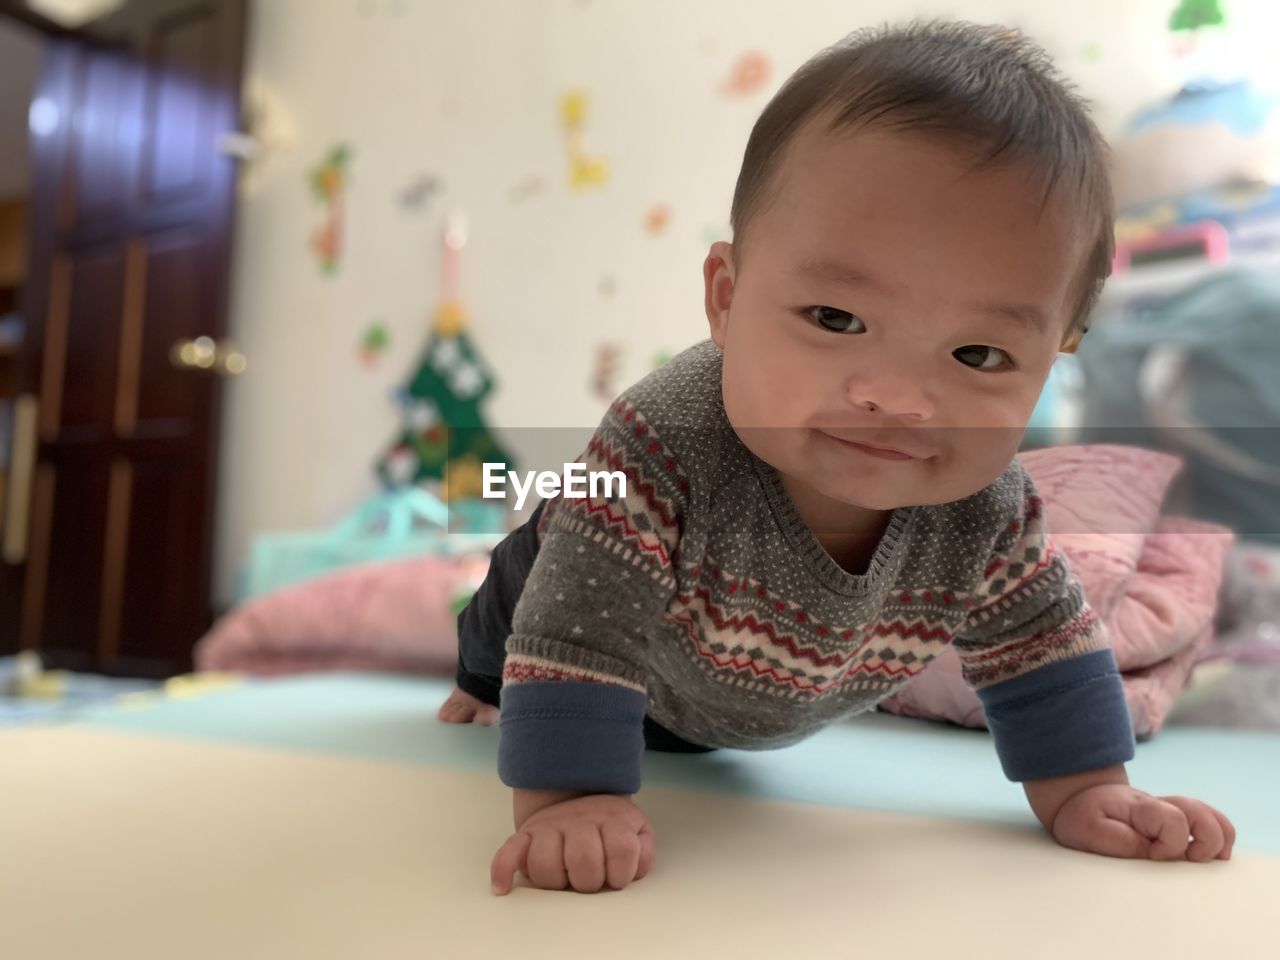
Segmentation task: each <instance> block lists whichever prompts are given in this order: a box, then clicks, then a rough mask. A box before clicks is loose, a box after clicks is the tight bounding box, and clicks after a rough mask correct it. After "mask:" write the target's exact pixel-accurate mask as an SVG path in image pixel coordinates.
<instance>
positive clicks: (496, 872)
mask: <svg viewBox="0 0 1280 960" xmlns="http://www.w3.org/2000/svg"><path fill="white" fill-rule="evenodd" d="M530 842H531V838H530V836H529V834H527V833H524V832H521V833H513V834H512V835H511V836H510V837H508V838H507V842H506V843H504V844H503V845H502V846H501V847H499V848H498V852H497V853H496V854H494V856H493V863H491V864H490V865H489V889H490V890H491V891H493V893H495V894H497V895H498V896H503V895H504V894H508V893H510V892H511V887H512V886H513V885H514V884H515V879H516V871H517V870H520V871H523V872H525V873H526V874H527V873H528V871H527V870H526V869H525V859H526V858H527V857H528V855H529V843H530Z"/></svg>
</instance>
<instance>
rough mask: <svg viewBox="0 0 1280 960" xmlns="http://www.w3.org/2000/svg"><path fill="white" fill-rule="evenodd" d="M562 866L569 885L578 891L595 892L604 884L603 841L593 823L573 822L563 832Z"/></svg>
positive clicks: (598, 829)
mask: <svg viewBox="0 0 1280 960" xmlns="http://www.w3.org/2000/svg"><path fill="white" fill-rule="evenodd" d="M564 868H565V872H566V873H568V875H569V886H571V887H573V889H575V890H577V891H578V892H579V893H596V892H598V891H599V889H600V888H601V887H603V886H604V880H605V856H604V843H603V841H602V840H601V839H600V828H599V827H597V826H596V825H595V823H593V822H591V821H586V822H583V823H580V824H575V825H574V826H573V828H572V829H570V830H567V831H566V832H565V837H564Z"/></svg>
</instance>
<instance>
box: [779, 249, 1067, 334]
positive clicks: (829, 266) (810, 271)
mask: <svg viewBox="0 0 1280 960" xmlns="http://www.w3.org/2000/svg"><path fill="white" fill-rule="evenodd" d="M796 270H797V272H798V273H799V274H800V275H801V276H802V277H807V278H809V279H811V280H821V281H823V282H825V283H833V284H836V285H838V286H842V287H852V288H854V289H858V290H871V291H873V292H875V293H880V294H885V293H888V292H890V291H891V290H892V286H891V285H890V284H888V283H885V282H884V281H883V280H879V279H877V278H876V277H873V276H872V275H871V274H869V273H867V272H866V271H865V270H860V269H858V268H857V267H855V266H853V265H851V264H848V263H841V262H839V261H838V260H824V259H822V258H820V257H811V258H809V259H807V260H802V261H801V262H800V264H799V265H798V266H797V268H796ZM965 309H967V310H968V311H970V312H971V313H974V314H978V315H981V316H986V317H1002V318H1004V319H1007V320H1012V321H1013V322H1015V323H1018V324H1021V325H1022V326H1024V327H1030V328H1031V329H1033V330H1035V331H1037V332H1039V333H1044V332H1045V331H1046V330H1048V328H1049V321H1048V319H1047V318H1046V317H1045V315H1044V311H1042V310H1041V309H1040V308H1039V307H1037V306H1036V305H1035V304H1031V303H1001V302H996V301H977V302H973V303H969V304H966V305H965Z"/></svg>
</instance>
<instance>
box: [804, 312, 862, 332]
mask: <svg viewBox="0 0 1280 960" xmlns="http://www.w3.org/2000/svg"><path fill="white" fill-rule="evenodd" d="M805 316H807V317H810V318H812V319H813V320H816V321H817V322H818V323H819V324H821V326H822V327H823V329H825V330H830V331H831V332H832V333H862V332H864V331H865V330H866V329H867V328H866V325H865V324H864V323H863V322H862V321H861V320H859V319H858V318H857V317H855V316H854V315H853V314H852V313H849V312H848V311H845V310H837V309H836V308H835V307H810V308H809V309H808V310H806V311H805Z"/></svg>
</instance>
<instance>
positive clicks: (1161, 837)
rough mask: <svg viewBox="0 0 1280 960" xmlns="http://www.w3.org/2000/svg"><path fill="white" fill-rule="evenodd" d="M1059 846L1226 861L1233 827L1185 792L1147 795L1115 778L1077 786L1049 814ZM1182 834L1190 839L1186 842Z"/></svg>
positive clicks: (1159, 857)
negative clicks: (1078, 790)
mask: <svg viewBox="0 0 1280 960" xmlns="http://www.w3.org/2000/svg"><path fill="white" fill-rule="evenodd" d="M1053 836H1054V839H1055V840H1057V841H1058V842H1059V843H1060V844H1062V845H1063V846H1064V847H1071V848H1072V849H1074V850H1084V851H1085V852H1087V853H1100V854H1102V855H1103V856H1107V857H1129V858H1135V859H1144V860H1145V859H1150V860H1181V859H1183V858H1185V859H1187V860H1194V861H1197V862H1206V861H1209V860H1214V859H1217V860H1230V859H1231V847H1232V845H1233V844H1234V843H1235V841H1236V830H1235V827H1233V826H1232V825H1231V821H1230V820H1228V819H1227V818H1226V817H1225V816H1223V815H1222V814H1221V813H1219V812H1218V811H1217V810H1215V809H1214V808H1213V807H1211V806H1209V805H1208V804H1207V803H1202V802H1201V801H1199V800H1192V799H1191V798H1190V797H1153V796H1151V794H1149V793H1143V792H1142V791H1141V790H1135V789H1134V788H1133V787H1129V786H1125V785H1123V784H1119V783H1104V784H1099V785H1097V786H1093V787H1088V788H1086V789H1084V790H1081V791H1080V792H1079V793H1077V794H1076V795H1075V796H1074V797H1072V798H1071V799H1069V800H1068V801H1067V802H1066V803H1064V804H1063V805H1062V808H1061V809H1060V810H1059V811H1058V813H1057V815H1056V816H1055V817H1054V819H1053ZM1188 836H1191V837H1193V838H1194V839H1193V842H1191V843H1190V844H1188V841H1187V838H1188Z"/></svg>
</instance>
